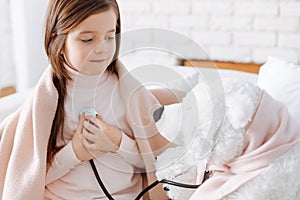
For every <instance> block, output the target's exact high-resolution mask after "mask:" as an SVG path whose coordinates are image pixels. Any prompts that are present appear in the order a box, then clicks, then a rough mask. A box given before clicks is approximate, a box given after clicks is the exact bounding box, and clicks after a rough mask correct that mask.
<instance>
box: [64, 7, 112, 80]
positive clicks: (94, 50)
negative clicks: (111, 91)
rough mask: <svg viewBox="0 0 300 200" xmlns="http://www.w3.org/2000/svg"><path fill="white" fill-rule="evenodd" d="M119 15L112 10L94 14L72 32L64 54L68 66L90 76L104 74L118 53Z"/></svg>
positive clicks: (67, 39) (69, 34)
mask: <svg viewBox="0 0 300 200" xmlns="http://www.w3.org/2000/svg"><path fill="white" fill-rule="evenodd" d="M116 23H117V19H116V14H115V12H114V11H113V10H112V9H109V10H107V11H104V12H101V13H99V14H95V15H91V16H90V17H88V18H86V19H85V20H84V21H82V22H81V23H80V24H79V25H78V26H76V27H75V28H74V29H72V30H71V31H70V32H69V33H68V34H67V38H66V42H65V45H64V48H63V50H62V54H63V55H64V57H65V59H66V64H67V65H69V66H70V67H71V68H73V69H75V70H76V71H79V72H80V73H83V74H86V75H97V74H101V73H102V72H104V71H105V70H106V68H107V67H108V65H109V64H110V63H111V62H112V59H113V57H114V54H115V51H116V41H115V35H116Z"/></svg>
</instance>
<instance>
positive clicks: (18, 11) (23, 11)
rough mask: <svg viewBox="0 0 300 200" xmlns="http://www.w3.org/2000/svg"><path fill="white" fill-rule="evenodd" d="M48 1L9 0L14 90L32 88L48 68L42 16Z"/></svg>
mask: <svg viewBox="0 0 300 200" xmlns="http://www.w3.org/2000/svg"><path fill="white" fill-rule="evenodd" d="M47 3H48V0H38V1H36V0H26V1H24V0H10V16H11V22H12V23H11V27H12V36H13V55H14V66H15V69H16V75H15V77H16V86H17V90H19V91H20V90H24V89H27V88H30V87H33V86H34V85H35V84H36V83H37V81H38V80H39V78H40V76H41V74H42V72H43V71H44V70H45V68H46V67H47V63H48V61H47V57H46V54H45V53H44V52H45V51H44V48H43V44H44V43H43V30H44V16H45V11H46V7H47Z"/></svg>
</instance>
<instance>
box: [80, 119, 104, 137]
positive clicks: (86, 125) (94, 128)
mask: <svg viewBox="0 0 300 200" xmlns="http://www.w3.org/2000/svg"><path fill="white" fill-rule="evenodd" d="M83 127H84V128H86V129H87V130H88V131H89V132H91V133H93V134H96V133H97V132H99V131H100V130H99V127H97V126H95V125H94V124H91V122H90V121H87V120H85V121H84V122H83Z"/></svg>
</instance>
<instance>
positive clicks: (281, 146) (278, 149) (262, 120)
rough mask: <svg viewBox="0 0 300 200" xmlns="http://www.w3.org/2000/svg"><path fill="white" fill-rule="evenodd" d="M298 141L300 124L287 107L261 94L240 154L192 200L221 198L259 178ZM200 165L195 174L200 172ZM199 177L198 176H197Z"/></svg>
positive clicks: (209, 180)
mask: <svg viewBox="0 0 300 200" xmlns="http://www.w3.org/2000/svg"><path fill="white" fill-rule="evenodd" d="M299 142H300V124H299V122H298V121H296V120H295V119H293V118H292V117H291V115H290V114H289V112H288V110H287V109H286V107H285V106H284V105H283V104H282V103H280V102H278V101H276V100H274V99H273V98H272V97H271V96H270V95H269V94H267V93H266V92H264V91H263V92H262V95H261V99H260V102H259V104H258V106H257V110H256V112H255V113H254V115H253V118H252V122H251V123H250V124H249V125H248V128H247V130H246V133H245V145H244V147H245V148H244V151H243V154H242V155H240V156H239V157H237V158H235V159H233V160H231V161H230V162H228V163H226V164H225V166H226V167H222V166H220V167H219V168H218V167H216V168H215V169H221V170H220V171H216V172H215V173H214V175H213V176H212V177H211V178H209V179H208V180H207V181H206V182H205V183H204V184H203V185H202V186H200V187H199V188H198V189H197V190H196V191H195V193H194V194H193V196H192V197H191V199H222V198H224V197H226V196H227V195H229V194H230V193H232V192H234V191H235V190H237V189H238V188H240V187H241V186H243V185H244V184H246V183H247V182H248V181H250V180H252V179H253V178H255V177H256V176H258V175H259V174H260V173H261V172H262V171H263V170H264V169H266V168H267V167H268V165H269V164H270V163H272V162H273V161H274V160H275V159H277V158H279V157H280V156H282V155H283V154H284V153H286V152H287V151H288V150H289V149H291V148H292V147H293V146H294V145H298V144H299ZM202 168H203V167H201V166H199V168H198V169H199V170H198V173H199V174H200V173H203V171H202V170H203V169H202ZM199 177H201V176H199Z"/></svg>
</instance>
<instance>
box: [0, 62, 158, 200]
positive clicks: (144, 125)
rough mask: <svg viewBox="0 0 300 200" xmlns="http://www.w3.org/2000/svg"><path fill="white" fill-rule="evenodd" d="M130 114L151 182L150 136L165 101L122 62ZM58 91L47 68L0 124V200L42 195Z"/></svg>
mask: <svg viewBox="0 0 300 200" xmlns="http://www.w3.org/2000/svg"><path fill="white" fill-rule="evenodd" d="M118 72H119V77H120V87H121V90H122V98H123V100H124V102H125V105H126V108H127V118H128V123H129V124H130V126H131V128H132V130H133V132H134V134H135V137H136V139H137V144H138V147H139V150H140V152H141V154H142V157H143V159H144V162H145V166H146V172H149V173H148V174H147V176H148V182H149V183H151V182H152V181H153V180H155V176H154V173H153V172H154V169H155V168H154V155H153V154H152V151H151V147H150V145H149V142H148V137H150V136H152V135H154V134H158V131H157V130H156V126H155V123H154V121H153V119H152V111H154V110H155V109H156V108H158V107H159V106H160V105H159V103H158V101H157V100H156V99H155V97H154V96H153V95H152V94H151V93H150V92H149V91H148V90H146V89H145V88H144V87H143V86H142V84H141V83H140V82H139V81H137V80H136V79H135V78H134V77H133V76H132V75H130V73H128V71H127V70H126V68H125V67H124V66H123V65H122V64H119V65H118ZM57 99H58V94H57V90H56V88H55V86H54V85H53V82H52V70H51V67H48V68H47V69H46V71H45V72H44V74H43V75H42V77H41V79H40V81H39V83H38V84H37V86H36V87H35V90H34V92H33V94H32V96H31V97H30V98H28V99H27V100H26V102H25V103H24V104H23V106H22V107H21V108H19V109H18V111H16V112H15V113H13V114H12V115H10V116H9V117H7V118H6V119H5V120H4V121H2V122H1V124H0V139H1V141H0V160H1V164H0V197H1V198H0V199H43V198H44V189H45V177H46V153H47V143H48V139H49V135H50V132H51V126H52V121H53V119H54V116H55V111H56V107H57Z"/></svg>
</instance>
